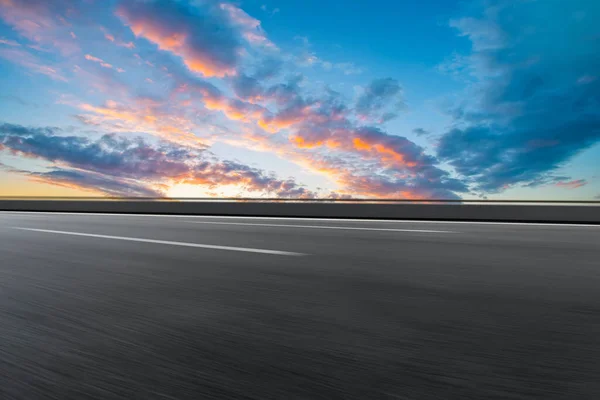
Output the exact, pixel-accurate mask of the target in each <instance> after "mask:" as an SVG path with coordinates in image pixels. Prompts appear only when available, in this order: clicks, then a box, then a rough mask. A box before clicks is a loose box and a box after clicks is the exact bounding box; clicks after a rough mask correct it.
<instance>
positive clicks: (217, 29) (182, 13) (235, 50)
mask: <svg viewBox="0 0 600 400" xmlns="http://www.w3.org/2000/svg"><path fill="white" fill-rule="evenodd" d="M117 15H118V16H119V17H121V18H122V19H123V21H124V22H125V23H126V24H127V25H129V27H130V28H131V30H132V31H133V33H134V34H135V35H136V36H137V37H143V38H146V39H148V40H149V41H151V42H153V43H155V44H156V45H157V46H158V47H159V48H160V49H161V50H166V51H170V52H172V53H174V54H176V55H178V56H180V57H181V58H182V59H183V61H184V63H185V64H186V65H187V67H188V68H189V69H190V70H192V71H194V72H197V73H200V74H202V75H204V76H219V77H222V76H225V75H233V74H235V73H236V69H237V65H238V62H239V58H240V50H241V48H242V46H241V42H240V39H241V38H240V33H239V32H237V31H236V30H235V29H234V27H233V26H232V25H231V23H230V22H229V18H228V16H227V14H226V13H225V12H224V11H223V10H222V9H221V8H220V7H218V6H216V5H214V4H212V3H210V2H209V3H204V4H202V5H201V6H198V7H194V6H191V5H186V4H184V3H182V2H175V1H160V2H159V1H144V2H142V1H135V0H128V1H123V2H121V4H120V5H119V7H118V9H117Z"/></svg>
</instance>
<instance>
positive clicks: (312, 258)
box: [0, 213, 600, 400]
mask: <svg viewBox="0 0 600 400" xmlns="http://www.w3.org/2000/svg"><path fill="white" fill-rule="evenodd" d="M0 398H1V399H27V400H32V399H61V400H63V399H144V400H149V399H261V400H266V399H361V400H362V399H460V400H464V399H594V400H596V399H600V226H551V225H516V224H478V223H435V222H430V223H424V222H423V223H418V222H401V221H398V222H373V221H326V220H318V221H317V220H291V219H268V218H261V219H253V218H218V217H209V218H204V217H160V216H115V215H63V214H54V215H49V214H24V213H22V214H20V213H14V214H11V213H0Z"/></svg>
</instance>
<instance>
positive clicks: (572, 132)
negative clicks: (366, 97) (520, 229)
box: [438, 1, 600, 193]
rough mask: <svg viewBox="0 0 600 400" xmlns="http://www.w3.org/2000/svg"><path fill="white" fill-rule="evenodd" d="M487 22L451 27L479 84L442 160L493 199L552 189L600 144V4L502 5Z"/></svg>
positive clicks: (442, 146) (444, 143)
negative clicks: (516, 189) (469, 47)
mask: <svg viewBox="0 0 600 400" xmlns="http://www.w3.org/2000/svg"><path fill="white" fill-rule="evenodd" d="M484 15H485V16H484V17H481V18H465V19H462V20H457V21H453V23H452V25H453V26H455V27H456V28H458V29H459V30H460V32H461V34H463V35H465V36H467V37H469V38H470V39H471V41H472V43H473V50H474V51H473V54H472V55H471V56H470V60H471V70H472V71H473V75H474V77H475V78H477V79H478V83H477V84H476V85H475V86H474V88H473V89H472V91H471V92H470V93H469V94H468V99H466V100H465V102H464V104H460V105H459V106H458V107H456V108H455V109H454V110H452V112H453V115H454V117H455V121H454V127H453V128H452V129H450V130H448V131H447V132H446V133H445V134H444V135H443V136H442V137H441V139H440V142H439V146H438V156H439V158H440V159H441V160H443V161H445V162H448V163H449V164H450V165H452V166H453V167H454V168H455V169H456V171H457V172H458V173H459V174H460V175H462V176H464V177H465V178H466V179H467V181H469V182H472V183H474V185H475V187H476V188H477V189H479V190H482V191H484V192H491V193H492V192H499V191H502V190H504V189H506V188H508V187H511V186H513V185H517V186H536V185H539V184H543V183H547V182H551V181H552V180H553V175H554V174H555V173H556V171H557V170H559V169H560V168H561V167H562V166H563V165H565V164H566V163H567V162H568V161H569V160H570V159H572V158H573V156H575V155H577V154H579V153H580V152H582V151H584V150H586V149H588V148H590V147H591V146H593V145H594V144H595V143H598V142H599V141H600V41H599V40H598V37H599V36H597V34H598V33H599V32H600V30H599V28H598V27H597V21H598V20H599V19H600V3H599V2H592V1H569V2H532V1H515V2H506V1H495V2H490V3H489V4H488V8H487V9H486V10H485V13H484ZM548 21H552V23H549V22H548ZM595 35H596V36H595Z"/></svg>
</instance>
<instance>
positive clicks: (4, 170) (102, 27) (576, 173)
mask: <svg viewBox="0 0 600 400" xmlns="http://www.w3.org/2000/svg"><path fill="white" fill-rule="evenodd" d="M598 20H600V2H598V1H597V0H569V1H568V2H567V1H563V0H461V1H454V0H421V1H419V2H416V1H409V0H398V1H387V0H386V1H373V0H370V1H367V0H353V1H341V0H285V1H284V0H240V1H226V0H0V196H69V197H71V196H117V197H121V196H123V197H265V198H331V199H345V198H349V199H351V198H373V199H488V200H600V25H599V24H597V22H596V21H598Z"/></svg>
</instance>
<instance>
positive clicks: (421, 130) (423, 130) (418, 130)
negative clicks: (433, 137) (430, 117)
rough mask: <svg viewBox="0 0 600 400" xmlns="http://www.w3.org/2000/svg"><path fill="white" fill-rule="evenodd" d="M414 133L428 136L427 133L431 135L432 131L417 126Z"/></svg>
mask: <svg viewBox="0 0 600 400" xmlns="http://www.w3.org/2000/svg"><path fill="white" fill-rule="evenodd" d="M413 133H414V134H415V135H417V136H427V135H429V134H430V133H431V132H429V131H426V130H425V129H423V128H415V129H413Z"/></svg>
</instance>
